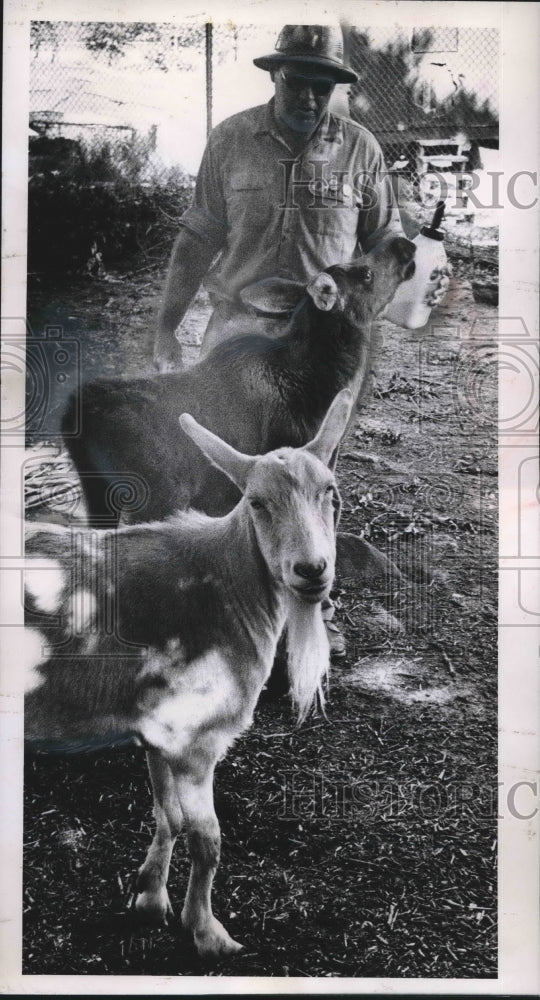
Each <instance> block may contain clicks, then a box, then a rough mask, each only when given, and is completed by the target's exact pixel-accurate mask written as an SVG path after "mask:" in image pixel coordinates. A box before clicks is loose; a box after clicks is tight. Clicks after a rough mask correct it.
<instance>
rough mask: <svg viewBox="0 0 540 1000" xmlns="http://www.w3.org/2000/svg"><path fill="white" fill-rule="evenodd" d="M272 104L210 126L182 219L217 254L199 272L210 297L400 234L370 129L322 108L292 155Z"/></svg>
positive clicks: (228, 296)
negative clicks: (203, 271)
mask: <svg viewBox="0 0 540 1000" xmlns="http://www.w3.org/2000/svg"><path fill="white" fill-rule="evenodd" d="M273 103H274V102H273V99H272V100H271V101H270V102H269V104H266V105H261V106H260V107H256V108H250V109H249V110H247V111H242V112H240V114H237V115H233V117H231V118H228V119H227V120H226V121H224V122H222V123H221V124H220V125H218V126H217V127H216V128H215V129H214V130H213V131H212V133H211V135H210V138H209V140H208V144H207V147H206V150H205V152H204V156H203V159H202V163H201V167H200V170H199V175H198V177H197V183H196V187H195V194H194V200H193V204H192V205H191V207H190V208H188V209H187V211H186V212H185V213H184V215H183V216H182V218H181V224H182V225H183V226H186V227H187V228H188V229H191V230H192V231H193V232H195V233H197V234H198V235H199V236H201V237H202V238H203V239H204V240H205V241H207V242H209V243H211V244H212V246H213V247H214V249H215V252H216V254H217V253H218V252H219V257H218V259H217V260H216V261H215V262H214V263H213V265H212V267H211V269H210V271H209V272H208V275H207V277H206V280H205V285H206V287H207V289H208V291H209V292H210V294H211V298H212V299H213V301H214V303H217V302H219V301H229V302H234V301H235V300H236V298H237V294H238V292H239V291H240V289H242V288H244V287H245V286H246V285H249V284H251V283H252V282H254V281H258V280H260V279H261V278H267V277H269V276H272V277H285V278H290V279H295V280H297V281H308V280H309V279H310V278H311V277H312V276H313V275H314V274H317V273H318V272H319V271H321V270H324V268H326V267H328V266H329V265H330V264H337V263H344V262H346V261H349V260H352V258H353V257H355V256H359V255H360V254H361V253H362V252H364V251H368V250H369V249H371V247H372V246H374V244H375V243H377V242H378V240H379V239H381V238H382V237H383V236H386V235H388V234H389V233H394V232H395V233H396V234H399V235H403V232H402V228H401V222H400V218H399V211H398V209H397V206H396V203H395V199H394V196H393V192H392V187H391V183H390V179H389V177H388V175H387V173H386V168H385V164H384V160H383V156H382V152H381V149H380V146H379V144H378V142H377V140H376V139H375V138H374V136H373V135H372V134H371V133H370V132H368V130H367V129H365V128H364V127H363V126H362V125H358V124H357V123H356V122H353V121H351V120H350V119H348V118H342V117H340V116H339V115H335V114H333V113H329V112H327V114H326V115H325V117H324V119H323V121H322V122H321V124H320V126H319V127H318V129H317V130H316V132H315V133H314V134H313V135H312V136H311V137H310V139H309V140H308V141H307V143H306V146H305V147H304V149H303V150H302V151H301V152H300V153H299V154H298V155H296V156H295V155H294V154H293V153H292V152H291V150H290V149H289V147H288V145H287V143H286V140H285V139H284V138H283V136H282V135H281V134H280V132H279V130H278V128H277V126H276V123H275V119H274V114H273Z"/></svg>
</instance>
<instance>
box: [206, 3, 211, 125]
mask: <svg viewBox="0 0 540 1000" xmlns="http://www.w3.org/2000/svg"><path fill="white" fill-rule="evenodd" d="M204 32H205V51H206V136H207V137H208V136H209V135H210V132H211V131H212V23H211V22H207V23H206V24H205V26H204Z"/></svg>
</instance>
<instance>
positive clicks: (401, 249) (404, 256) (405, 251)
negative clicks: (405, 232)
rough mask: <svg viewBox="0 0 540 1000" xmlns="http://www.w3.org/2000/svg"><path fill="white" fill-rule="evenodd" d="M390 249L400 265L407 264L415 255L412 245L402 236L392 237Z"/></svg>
mask: <svg viewBox="0 0 540 1000" xmlns="http://www.w3.org/2000/svg"><path fill="white" fill-rule="evenodd" d="M390 249H391V250H392V253H393V254H394V257H396V259H397V260H398V261H399V263H400V264H408V263H409V261H410V260H412V259H413V257H414V255H415V253H416V246H415V245H414V243H413V242H412V241H411V240H407V239H405V237H404V236H396V237H394V239H393V240H392V242H391V243H390Z"/></svg>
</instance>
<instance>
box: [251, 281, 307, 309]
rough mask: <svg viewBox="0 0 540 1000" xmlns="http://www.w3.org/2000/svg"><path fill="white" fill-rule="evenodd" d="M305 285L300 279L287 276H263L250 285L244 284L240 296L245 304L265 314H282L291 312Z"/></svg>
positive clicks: (298, 300)
mask: <svg viewBox="0 0 540 1000" xmlns="http://www.w3.org/2000/svg"><path fill="white" fill-rule="evenodd" d="M305 291H306V289H305V286H304V285H302V284H301V282H300V281H289V279H288V278H263V279H262V281H255V282H254V283H253V284H252V285H246V287H245V288H243V289H242V291H241V292H240V298H241V299H242V302H243V303H244V305H246V306H251V308H252V309H255V311H256V312H258V313H263V314H264V315H266V316H283V315H285V314H288V313H291V312H292V311H293V309H296V306H297V305H298V303H299V302H300V299H301V298H302V296H303V295H305Z"/></svg>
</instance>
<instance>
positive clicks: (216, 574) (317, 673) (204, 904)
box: [25, 390, 352, 957]
mask: <svg viewBox="0 0 540 1000" xmlns="http://www.w3.org/2000/svg"><path fill="white" fill-rule="evenodd" d="M351 405H352V396H351V394H350V392H349V391H348V390H344V391H342V392H340V393H339V394H338V395H337V396H336V399H335V400H334V402H333V403H332V405H331V407H330V409H329V411H328V414H327V416H326V418H325V420H324V421H323V423H322V426H321V428H320V430H319V432H318V434H317V435H316V437H315V438H314V439H313V440H312V441H311V442H310V443H309V444H307V445H305V446H304V447H302V448H297V449H293V448H281V449H279V450H277V451H273V452H269V453H268V454H266V455H264V456H255V457H252V456H247V455H244V454H241V453H240V452H238V451H236V450H234V449H233V448H231V447H230V446H229V445H227V444H225V443H224V442H223V441H222V440H221V439H220V438H218V437H216V436H215V435H214V434H212V433H211V432H210V431H208V430H206V429H204V428H203V427H201V426H200V425H199V424H198V423H197V422H196V421H195V420H194V419H193V418H192V417H190V416H188V415H186V414H183V415H182V417H181V418H180V420H181V424H182V427H183V429H184V431H185V432H186V433H187V434H188V435H189V437H190V438H191V439H192V441H194V442H195V444H196V445H197V446H198V447H199V448H200V449H201V450H202V451H203V452H204V454H205V455H206V456H207V457H208V458H209V459H210V461H211V462H212V463H214V464H215V465H216V466H217V467H218V468H219V469H221V470H222V471H223V472H224V473H225V474H226V475H227V476H229V477H230V478H231V480H232V481H233V482H234V483H235V484H236V486H237V487H238V488H239V489H240V491H241V493H242V499H241V500H240V502H239V503H238V505H237V506H236V507H235V508H234V510H233V511H231V513H229V514H227V515H226V516H225V517H223V518H209V517H207V516H206V515H203V514H198V513H195V512H187V513H181V514H178V515H176V516H174V517H172V518H171V519H169V520H167V521H164V522H160V523H151V524H147V525H144V524H141V525H135V526H132V527H127V528H121V529H119V530H118V531H91V530H86V531H84V532H82V533H81V532H79V533H78V534H77V536H73V535H72V533H71V532H70V531H69V529H65V528H60V527H54V528H53V527H50V528H44V527H43V526H36V527H34V529H33V530H31V532H30V534H29V538H28V540H27V549H26V555H27V560H28V562H27V567H28V569H27V581H26V583H27V625H28V637H29V643H28V647H27V649H26V653H27V654H28V656H30V654H33V656H31V657H30V658H31V659H32V663H31V664H30V666H31V670H30V678H29V693H28V694H27V697H26V704H25V724H26V736H27V738H28V739H29V740H31V741H38V743H39V742H41V743H42V744H43V743H45V744H46V743H47V742H50V741H51V740H52V741H55V740H56V741H60V743H61V745H63V746H64V747H65V748H68V747H69V748H70V749H73V748H74V747H76V746H80V745H82V744H84V743H88V740H89V739H90V741H91V742H94V743H95V742H101V743H103V742H104V741H111V740H112V739H118V737H119V736H121V735H123V734H126V733H131V734H134V735H135V736H136V737H137V738H138V740H139V741H140V742H141V743H142V744H143V745H144V746H145V747H146V748H147V751H148V754H147V756H148V765H149V769H150V776H151V780H152V785H153V791H154V811H155V818H156V833H155V836H154V839H153V842H152V845H151V847H150V849H149V852H148V855H147V858H146V861H145V862H144V864H143V866H142V868H141V869H140V872H139V877H138V892H139V895H138V897H137V900H136V906H137V909H138V910H139V911H140V912H141V913H142V914H144V915H145V916H146V917H149V918H151V919H158V920H165V919H166V917H167V914H168V912H169V911H170V904H169V898H168V894H167V888H166V885H167V877H168V871H169V863H170V859H171V853H172V849H173V846H174V842H175V839H176V837H177V835H178V833H179V832H180V830H181V828H182V827H185V829H186V832H187V842H188V849H189V853H190V856H191V861H192V867H191V875H190V880H189V886H188V890H187V896H186V900H185V903H184V908H183V911H182V921H183V923H184V925H185V926H186V927H188V928H190V929H191V930H192V931H193V933H194V937H195V943H196V946H197V949H198V951H199V953H200V954H201V955H203V956H207V957H217V956H223V955H228V954H232V953H234V952H236V951H237V950H238V949H239V948H240V947H241V946H240V945H239V944H238V943H237V942H235V941H233V940H232V938H231V937H230V936H229V934H228V933H227V931H226V930H225V929H224V927H223V926H222V925H221V924H220V923H219V921H218V920H216V918H215V917H214V916H213V914H212V909H211V903H210V893H211V887H212V881H213V878H214V874H215V871H216V868H217V865H218V861H219V850H220V830H219V825H218V821H217V818H216V815H215V812H214V805H213V794H212V782H213V773H214V768H215V765H216V763H217V761H218V760H219V758H220V757H221V756H223V754H224V753H225V751H226V750H227V748H228V747H229V746H230V745H231V743H232V742H233V740H234V739H235V738H236V737H237V736H238V735H239V734H240V733H241V732H242V731H243V730H244V729H245V728H246V727H247V726H248V725H249V724H250V722H251V719H252V716H253V711H254V708H255V705H256V703H257V699H258V696H259V694H260V691H261V688H262V687H263V685H264V683H265V681H266V679H267V678H268V676H269V674H270V670H271V667H272V663H273V661H274V655H275V652H276V645H277V641H278V638H279V636H280V634H281V632H282V630H283V627H284V625H285V624H286V625H287V634H288V659H289V677H290V683H291V692H292V697H293V699H294V701H295V703H296V705H297V708H298V715H299V719H300V720H302V719H304V718H305V716H306V714H307V713H308V711H309V710H310V708H311V706H312V704H313V702H314V700H315V699H316V697H317V694H319V696H320V697H321V699H322V691H321V685H322V683H323V679H324V676H325V673H326V671H327V668H328V643H327V639H326V633H325V629H324V626H323V623H322V618H321V610H320V602H321V600H322V599H323V598H324V597H326V596H327V595H328V593H329V590H330V587H331V585H332V581H333V575H334V565H335V521H336V517H337V514H338V512H339V497H338V494H337V489H336V484H335V480H334V477H333V474H332V473H331V471H330V470H329V468H328V463H329V462H330V459H331V456H332V453H333V451H334V449H335V448H336V446H337V444H338V442H339V440H340V438H341V435H342V434H343V430H344V428H345V426H346V423H347V420H348V418H349V415H350V409H351ZM74 537H75V540H76V545H75V546H74V545H73V540H74ZM111 609H112V611H113V612H114V614H112V615H111ZM113 625H114V627H113ZM28 656H27V658H28Z"/></svg>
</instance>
